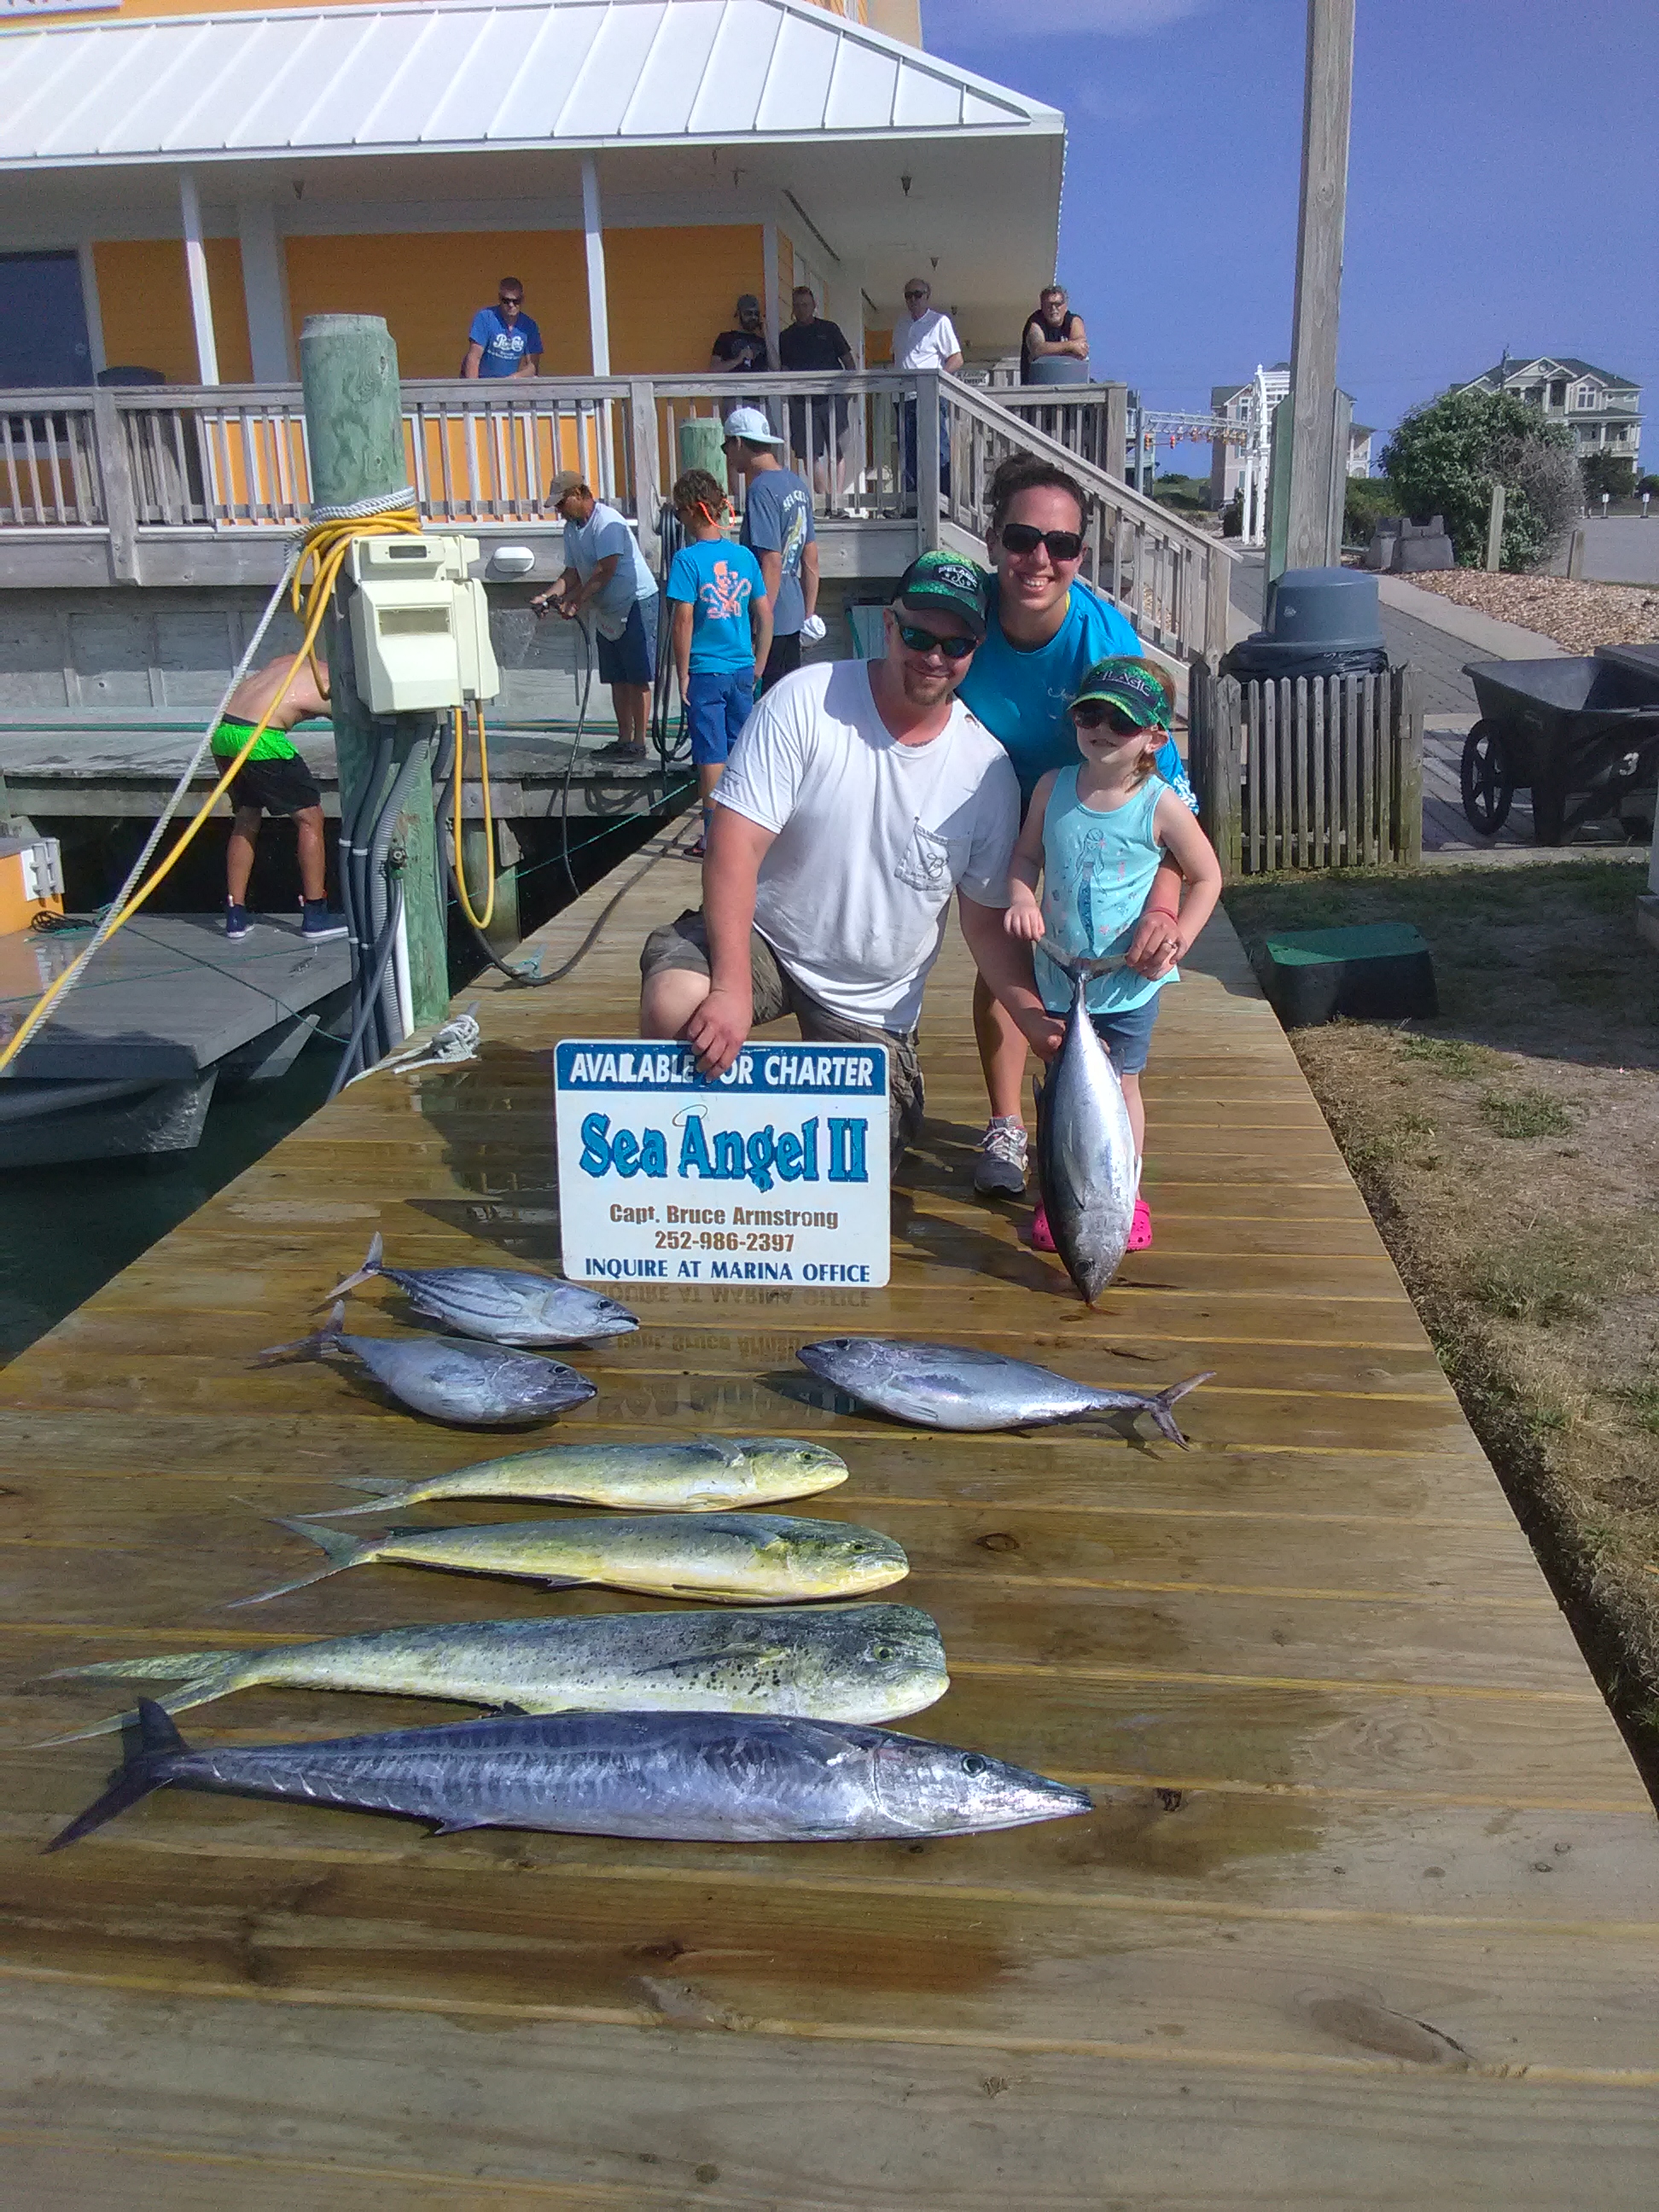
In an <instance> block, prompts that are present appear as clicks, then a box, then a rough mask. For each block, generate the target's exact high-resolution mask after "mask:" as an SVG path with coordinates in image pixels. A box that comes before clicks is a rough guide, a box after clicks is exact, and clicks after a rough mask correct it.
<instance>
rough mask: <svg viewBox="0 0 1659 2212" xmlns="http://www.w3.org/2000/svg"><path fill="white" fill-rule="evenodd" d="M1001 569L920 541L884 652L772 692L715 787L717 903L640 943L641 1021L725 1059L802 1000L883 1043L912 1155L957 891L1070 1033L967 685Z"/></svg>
mask: <svg viewBox="0 0 1659 2212" xmlns="http://www.w3.org/2000/svg"><path fill="white" fill-rule="evenodd" d="M884 628H885V632H886V647H887V649H886V653H885V655H884V658H883V659H880V660H870V661H864V660H839V661H822V662H819V663H818V664H817V665H815V666H812V667H808V668H803V669H801V670H799V671H798V672H797V673H795V674H793V675H790V676H786V677H785V678H783V679H782V681H781V683H779V684H776V685H775V687H774V688H773V690H770V691H769V692H768V693H767V694H766V696H764V698H763V699H762V700H761V701H760V702H759V703H758V704H757V707H756V708H755V711H754V713H753V714H751V715H750V718H749V720H748V721H747V722H746V723H745V724H744V729H743V733H742V735H741V736H740V737H739V738H738V741H737V744H736V746H735V748H734V750H733V751H732V756H731V758H730V760H729V762H728V763H727V765H726V774H725V775H724V776H723V777H722V779H721V781H720V785H719V787H718V789H717V790H716V791H715V793H714V818H713V820H712V822H711V823H710V825H709V830H708V857H707V858H706V860H704V862H703V875H702V908H701V909H693V910H691V911H689V912H687V913H685V914H683V915H680V917H679V919H678V921H672V922H669V923H666V924H665V925H664V927H661V928H659V929H657V930H654V931H653V933H652V934H651V935H650V937H649V938H647V940H646V945H645V949H644V951H643V952H642V953H641V956H640V971H641V978H642V985H641V994H640V1029H641V1034H642V1035H643V1036H653V1037H684V1038H685V1039H686V1040H687V1042H689V1043H690V1044H691V1045H692V1046H693V1047H694V1048H695V1049H696V1054H697V1059H698V1062H699V1065H700V1066H702V1069H703V1072H704V1073H706V1074H708V1075H711V1076H713V1075H719V1074H721V1073H724V1071H725V1070H726V1068H728V1067H729V1066H731V1064H732V1061H733V1060H735V1059H736V1057H737V1054H738V1049H739V1048H740V1047H741V1045H742V1044H743V1042H744V1039H745V1038H746V1037H747V1036H748V1035H749V1032H750V1029H751V1028H754V1027H757V1026H759V1025H760V1024H764V1023H767V1022H775V1021H777V1020H780V1019H781V1018H782V1016H784V1015H785V1014H793V1016H794V1017H795V1018H796V1020H797V1021H798V1022H799V1025H800V1033H801V1035H802V1036H803V1037H807V1038H811V1039H812V1040H813V1041H815V1042H817V1041H823V1042H835V1043H847V1044H863V1043H878V1044H884V1045H885V1046H886V1047H887V1049H888V1055H889V1060H888V1065H889V1069H890V1095H891V1105H892V1138H893V1146H892V1149H893V1158H894V1161H895V1164H896V1162H897V1160H898V1158H899V1157H900V1155H901V1153H902V1152H903V1151H904V1149H905V1147H906V1146H908V1145H909V1144H912V1143H914V1142H915V1138H916V1135H917V1133H918V1132H919V1130H920V1128H921V1116H922V1089H921V1068H920V1066H919V1065H918V1063H917V1057H916V1025H917V1021H918V1018H919V1017H920V1015H921V995H922V987H923V985H924V984H925V982H926V981H927V971H928V970H929V969H930V968H932V966H933V962H934V960H935V959H936V958H937V957H938V955H939V944H940V941H941V939H943V937H944V934H945V915H946V910H947V909H948V908H949V906H950V902H951V894H952V892H954V893H955V894H956V896H957V911H958V914H959V916H960V919H961V923H962V933H963V937H964V938H965V939H967V942H968V948H969V951H970V952H972V954H973V956H974V957H975V960H976V961H977V962H978V963H979V965H980V968H981V972H982V973H983V974H984V975H987V977H988V978H989V979H990V984H991V987H992V988H994V989H995V990H996V991H997V992H998V993H999V994H1001V995H1003V996H1004V997H1005V998H1006V1002H1007V1004H1008V1005H1009V1006H1010V1007H1011V1008H1012V1012H1011V1015H1010V1018H1011V1020H1012V1021H1015V1022H1017V1023H1018V1024H1019V1027H1018V1029H1017V1030H1016V1032H1015V1033H1016V1035H1019V1036H1022V1038H1024V1036H1029V1037H1030V1040H1031V1042H1032V1043H1033V1045H1034V1046H1035V1047H1036V1049H1037V1050H1039V1051H1040V1052H1042V1053H1044V1054H1047V1053H1051V1052H1053V1051H1054V1048H1055V1047H1056V1045H1057V1043H1058V1041H1059V1038H1060V1027H1061V1025H1060V1024H1059V1023H1058V1022H1056V1021H1055V1020H1054V1018H1053V1017H1052V1016H1051V1015H1050V1014H1048V1012H1046V1011H1045V1009H1044V1007H1043V1006H1042V1000H1040V999H1039V998H1038V996H1037V994H1036V991H1035V990H1034V989H1033V988H1032V987H1031V982H1030V969H1029V967H1025V966H1024V963H1023V962H1022V959H1021V957H1020V949H1019V948H1018V947H1017V946H1016V945H1015V943H1014V940H1013V939H1011V938H1010V936H1009V934H1008V933H1007V931H1006V929H1005V928H1004V927H1003V919H1002V917H1003V910H1004V908H1006V904H1007V901H1008V896H1009V887H1008V870H1009V866H1010V865H1011V861H1012V853H1013V843H1014V836H1015V832H1016V830H1017V829H1018V826H1019V791H1018V781H1017V779H1016V777H1015V775H1014V772H1013V769H1012V767H1011V766H1010V765H1009V762H1008V758H1007V756H1006V753H1005V752H1004V751H1003V750H1002V748H1001V747H1000V745H999V744H997V743H996V742H995V740H994V738H991V737H990V736H989V735H988V734H987V732H986V731H984V730H982V729H981V727H980V726H979V724H978V723H977V722H976V721H975V720H974V717H973V716H972V715H971V714H967V713H966V712H964V710H963V708H962V706H961V705H960V704H959V702H958V701H957V696H956V693H957V687H958V685H959V684H960V683H961V680H962V676H963V671H964V669H966V668H967V667H968V666H969V663H970V662H971V660H972V659H973V655H974V652H975V647H977V646H978V645H979V642H980V641H981V638H982V637H983V635H985V578H984V576H983V575H982V574H981V572H980V570H979V569H978V568H975V565H974V563H973V562H971V561H964V560H963V559H961V558H960V557H959V556H957V555H956V554H953V553H943V552H933V553H924V554H922V555H921V556H920V558H919V559H917V560H915V561H913V562H911V564H910V566H909V568H908V569H906V571H905V573H904V574H903V576H902V579H901V580H900V582H899V587H898V590H897V592H896V594H895V596H894V599H893V603H892V605H890V607H888V608H887V610H886V611H885V617H884Z"/></svg>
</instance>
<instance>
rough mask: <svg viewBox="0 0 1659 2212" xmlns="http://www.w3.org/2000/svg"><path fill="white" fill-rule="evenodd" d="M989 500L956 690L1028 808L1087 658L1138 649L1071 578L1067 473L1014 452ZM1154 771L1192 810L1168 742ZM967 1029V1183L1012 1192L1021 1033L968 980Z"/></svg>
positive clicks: (1067, 735)
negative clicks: (971, 1103)
mask: <svg viewBox="0 0 1659 2212" xmlns="http://www.w3.org/2000/svg"><path fill="white" fill-rule="evenodd" d="M990 498H991V524H990V528H989V530H988V532H987V536H986V544H987V548H988V550H989V551H990V555H991V559H992V561H993V562H994V566H995V568H996V578H995V580H994V583H993V584H992V586H991V606H990V616H991V619H990V623H989V625H988V627H987V630H986V634H985V642H984V643H983V644H982V645H981V647H980V648H979V650H978V652H977V653H975V655H974V658H973V660H972V662H971V663H970V664H969V670H968V673H967V675H966V676H965V677H963V680H962V683H961V684H960V686H959V687H958V690H957V697H958V698H959V699H960V700H961V701H962V702H963V705H964V706H965V707H967V708H969V711H970V712H971V713H973V714H976V715H977V716H978V718H979V720H981V722H982V723H983V724H984V725H985V726H986V728H987V730H989V732H991V734H992V736H993V737H994V738H996V739H997V740H998V741H999V742H1000V744H1001V745H1002V746H1003V747H1004V749H1005V750H1006V752H1007V754H1008V757H1009V758H1010V760H1011V761H1012V763H1013V765H1014V772H1015V774H1016V775H1018V778H1019V790H1020V799H1021V801H1022V803H1023V804H1024V805H1027V806H1029V805H1030V801H1031V793H1033V792H1034V791H1035V790H1036V787H1037V783H1038V781H1039V779H1040V778H1041V777H1042V776H1044V775H1047V774H1048V771H1049V770H1050V769H1060V768H1065V767H1067V766H1068V765H1069V764H1070V763H1073V761H1075V760H1076V758H1077V736H1076V732H1074V730H1073V726H1072V720H1071V713H1070V708H1071V702H1072V701H1073V699H1074V698H1075V697H1076V696H1077V690H1078V686H1079V684H1080V683H1081V682H1082V680H1083V678H1084V677H1085V674H1086V673H1087V671H1089V670H1090V669H1091V668H1092V667H1093V666H1094V665H1095V663H1096V662H1097V661H1098V660H1104V659H1109V658H1111V657H1113V656H1115V655H1118V654H1121V653H1134V654H1138V653H1140V652H1141V650H1142V647H1141V643H1140V640H1139V636H1138V635H1136V633H1135V629H1134V625H1133V623H1131V622H1130V621H1129V619H1128V617H1127V616H1126V615H1124V614H1122V613H1121V611H1119V610H1118V609H1117V608H1116V607H1115V606H1114V605H1112V604H1111V602H1110V601H1109V600H1108V599H1103V598H1102V597H1101V596H1100V594H1099V593H1098V592H1096V591H1094V590H1092V589H1091V586H1089V585H1087V584H1085V582H1084V581H1083V580H1082V579H1081V578H1080V577H1079V574H1078V568H1079V563H1080V562H1081V561H1082V558H1083V526H1084V521H1085V495H1084V491H1083V487H1082V485H1081V484H1079V483H1078V481H1077V479H1076V477H1073V476H1070V475H1068V474H1067V473H1066V471H1065V470H1064V469H1061V468H1058V467H1056V466H1055V465H1054V464H1053V463H1051V462H1048V461H1044V460H1039V459H1036V458H1034V457H1030V456H1024V455H1016V456H1015V457H1014V458H1013V459H1011V460H1007V461H1005V462H1004V463H1003V465H1002V466H1001V467H1000V469H999V470H998V471H997V472H996V475H995V476H994V477H993V478H992V480H991V493H990ZM1157 772H1158V775H1159V776H1161V777H1162V779H1163V780H1164V782H1165V783H1167V784H1168V785H1169V786H1170V789H1171V790H1172V791H1173V792H1175V793H1176V795H1177V797H1179V798H1181V799H1184V800H1185V801H1186V803H1187V805H1188V806H1191V807H1193V808H1194V811H1196V801H1195V800H1194V797H1193V790H1192V786H1191V785H1190V784H1189V783H1188V781H1187V771H1186V768H1185V766H1184V764H1183V763H1182V758H1181V755H1180V753H1179V752H1178V751H1177V750H1176V746H1175V743H1174V740H1173V739H1170V740H1166V742H1165V743H1164V745H1163V747H1162V748H1161V750H1159V753H1158V762H1157ZM1179 904H1180V878H1179V876H1178V874H1177V875H1176V877H1175V878H1174V879H1173V881H1166V879H1165V877H1164V876H1160V877H1159V878H1158V881H1157V882H1155V883H1154V884H1153V887H1152V892H1151V894H1150V897H1149V911H1150V910H1151V908H1153V907H1158V908H1161V909H1164V910H1167V911H1169V912H1170V913H1173V912H1174V911H1175V910H1176V908H1178V906H1179ZM974 1035H975V1038H976V1040H977V1041H978V1044H979V1058H980V1066H981V1067H982V1068H983V1070H984V1072H985V1088H986V1091H987V1094H988V1095H989V1098H990V1103H991V1118H990V1120H989V1121H988V1122H987V1125H986V1128H985V1133H984V1134H983V1135H982V1136H981V1139H980V1143H979V1154H978V1158H977V1159H976V1160H975V1166H974V1188H975V1190H979V1191H985V1192H998V1193H1001V1194H1006V1195H1007V1196H1009V1197H1018V1195H1019V1194H1020V1193H1021V1192H1022V1191H1023V1190H1024V1188H1025V1176H1026V1168H1027V1143H1026V1135H1025V1121H1024V1105H1023V1100H1022V1095H1021V1094H1022V1091H1023V1089H1024V1081H1025V1049H1026V1048H1025V1039H1024V1036H1022V1035H1021V1033H1020V1031H1019V1030H1018V1029H1017V1028H1016V1027H1015V1025H1014V1023H1013V1020H1012V1017H1011V1016H1009V1015H1007V1014H1006V1013H1005V1012H1003V1009H1002V1007H1001V1006H1000V1005H999V1004H998V1002H997V1000H995V999H994V998H993V997H992V995H991V994H990V992H989V991H988V990H987V987H986V986H985V983H984V981H982V980H981V979H977V978H976V979H975V984H974Z"/></svg>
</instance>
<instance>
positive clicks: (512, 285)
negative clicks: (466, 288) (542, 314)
mask: <svg viewBox="0 0 1659 2212" xmlns="http://www.w3.org/2000/svg"><path fill="white" fill-rule="evenodd" d="M496 289H497V291H498V294H499V297H498V298H497V300H496V303H495V306H494V307H480V308H479V310H478V312H477V314H476V315H474V317H473V318H472V327H471V330H470V331H468V332H467V334H466V357H465V360H464V361H463V362H462V363H461V374H462V375H463V376H534V375H536V374H537V373H538V371H539V369H540V368H541V365H542V334H541V332H540V331H539V330H538V328H537V326H536V324H535V321H534V319H532V317H531V316H529V315H526V313H525V312H524V286H523V285H522V284H521V283H520V282H519V280H518V278H517V277H516V276H503V277H502V279H501V283H500V285H499V286H498V287H497V288H496Z"/></svg>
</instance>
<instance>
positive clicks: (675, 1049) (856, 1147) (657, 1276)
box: [554, 1037, 891, 1290]
mask: <svg viewBox="0 0 1659 2212" xmlns="http://www.w3.org/2000/svg"><path fill="white" fill-rule="evenodd" d="M554 1068H555V1075H554V1085H555V1111H556V1117H557V1126H558V1142H559V1218H560V1228H561V1237H562V1243H563V1257H564V1272H565V1273H566V1274H567V1275H568V1276H571V1277H572V1278H573V1279H577V1280H580V1281H586V1282H606V1283H641V1282H647V1283H651V1282H655V1283H678V1284H697V1285H701V1284H705V1283H775V1284H783V1285H790V1286H793V1287H794V1288H797V1289H818V1288H821V1287H823V1285H826V1284H836V1285H851V1286H853V1287H855V1288H858V1289H861V1290H873V1289H877V1288H878V1287H879V1286H880V1285H882V1284H884V1283H885V1282H886V1280H887V1278H888V1273H889V1267H890V1259H891V1231H890V1215H889V1207H890V1189H889V1160H888V1121H887V1053H886V1049H885V1048H884V1046H881V1045H865V1044H855V1045H845V1044H811V1043H799V1044H798V1043H794V1042H784V1043H770V1044H768V1043H760V1044H746V1045H744V1048H743V1049H742V1050H741V1052H739V1054H738V1057H737V1059H736V1060H734V1061H733V1062H732V1066H730V1067H729V1068H728V1069H727V1070H726V1073H725V1074H724V1075H723V1076H720V1077H719V1078H718V1079H715V1080H714V1081H712V1082H711V1081H709V1080H708V1079H707V1078H706V1077H704V1076H702V1075H701V1074H700V1073H698V1070H697V1065H696V1057H695V1055H694V1054H693V1053H692V1051H691V1048H690V1046H689V1045H684V1044H678V1043H653V1042H644V1041H626V1040H624V1041H621V1042H619V1041H618V1040H617V1039H616V1038H614V1037H611V1038H599V1039H586V1038H580V1037H573V1038H567V1039H566V1040H565V1041H564V1042H562V1044H560V1045H559V1046H558V1048H556V1054H555V1059H554Z"/></svg>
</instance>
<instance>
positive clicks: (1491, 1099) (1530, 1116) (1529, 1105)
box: [1480, 1091, 1572, 1137]
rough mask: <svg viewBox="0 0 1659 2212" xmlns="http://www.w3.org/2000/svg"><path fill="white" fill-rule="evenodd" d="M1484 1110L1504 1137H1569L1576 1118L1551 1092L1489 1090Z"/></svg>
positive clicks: (1488, 1124) (1483, 1095) (1484, 1095)
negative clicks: (1572, 1117) (1572, 1118)
mask: <svg viewBox="0 0 1659 2212" xmlns="http://www.w3.org/2000/svg"><path fill="white" fill-rule="evenodd" d="M1480 1112H1481V1115H1482V1117H1483V1119H1484V1120H1485V1121H1486V1127H1488V1128H1489V1129H1492V1130H1493V1131H1495V1132H1496V1133H1497V1134H1498V1136H1500V1137H1565V1136H1570V1135H1571V1133H1572V1121H1571V1117H1570V1116H1569V1115H1568V1113H1567V1111H1566V1109H1565V1107H1564V1106H1563V1105H1562V1103H1561V1102H1560V1100H1559V1098H1556V1097H1553V1095H1552V1094H1551V1093H1550V1092H1549V1091H1483V1092H1482V1093H1481V1097H1480Z"/></svg>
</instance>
